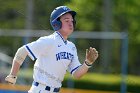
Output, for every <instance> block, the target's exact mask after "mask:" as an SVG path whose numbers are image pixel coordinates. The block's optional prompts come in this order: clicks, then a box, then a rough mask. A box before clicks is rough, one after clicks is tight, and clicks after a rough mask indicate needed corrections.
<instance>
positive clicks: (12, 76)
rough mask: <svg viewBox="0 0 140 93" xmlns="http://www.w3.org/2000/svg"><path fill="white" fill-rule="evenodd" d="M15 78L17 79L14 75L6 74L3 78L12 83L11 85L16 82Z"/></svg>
mask: <svg viewBox="0 0 140 93" xmlns="http://www.w3.org/2000/svg"><path fill="white" fill-rule="evenodd" d="M16 80H17V76H14V75H8V76H7V77H6V78H5V81H6V82H8V83H9V84H13V85H14V84H15V83H16Z"/></svg>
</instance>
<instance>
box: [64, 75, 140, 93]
mask: <svg viewBox="0 0 140 93" xmlns="http://www.w3.org/2000/svg"><path fill="white" fill-rule="evenodd" d="M70 79H71V81H72V80H74V88H79V89H90V90H106V91H120V85H121V75H115V74H97V73H94V74H93V73H88V74H87V75H85V76H84V77H83V78H82V79H80V80H77V79H74V78H70V76H69V74H68V75H67V76H66V78H65V80H64V82H63V87H67V82H68V81H70ZM139 81H140V78H139V77H138V76H132V75H128V76H127V91H128V92H135V93H139V92H140V82H139Z"/></svg>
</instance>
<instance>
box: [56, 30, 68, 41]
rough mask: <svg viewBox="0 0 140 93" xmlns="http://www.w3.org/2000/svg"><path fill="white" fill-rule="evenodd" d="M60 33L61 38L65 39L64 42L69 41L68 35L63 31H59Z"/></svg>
mask: <svg viewBox="0 0 140 93" xmlns="http://www.w3.org/2000/svg"><path fill="white" fill-rule="evenodd" d="M58 32H59V33H60V34H61V36H62V37H63V39H64V40H67V38H68V35H67V34H66V33H64V32H62V31H58Z"/></svg>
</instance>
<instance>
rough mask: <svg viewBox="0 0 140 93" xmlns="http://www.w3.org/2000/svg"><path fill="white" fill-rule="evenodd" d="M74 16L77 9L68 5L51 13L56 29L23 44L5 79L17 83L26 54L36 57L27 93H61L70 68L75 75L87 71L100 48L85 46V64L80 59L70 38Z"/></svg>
mask: <svg viewBox="0 0 140 93" xmlns="http://www.w3.org/2000/svg"><path fill="white" fill-rule="evenodd" d="M75 15H76V12H75V11H72V10H71V9H70V8H68V7H67V6H59V7H57V8H55V9H54V10H53V12H52V13H51V16H50V24H51V26H52V28H53V29H54V31H55V32H54V33H53V34H51V35H49V36H44V37H40V38H39V39H38V40H36V41H34V42H31V43H28V44H26V45H23V46H22V47H20V48H19V49H18V50H17V52H16V54H15V57H14V59H13V64H12V68H11V72H10V74H9V75H8V76H7V77H6V78H5V80H6V81H7V82H9V83H11V84H15V83H16V79H17V73H18V71H19V69H20V66H21V65H22V63H23V61H24V60H25V58H26V56H27V55H28V56H29V57H30V58H31V59H32V60H35V64H34V71H33V80H34V81H33V83H32V86H31V88H30V90H29V91H28V93H58V92H59V91H60V88H61V86H62V81H63V79H64V75H65V73H66V72H67V71H68V72H70V73H71V74H72V75H73V77H75V78H80V77H82V76H83V75H84V74H86V73H87V71H88V69H89V68H90V67H91V66H92V64H93V63H94V62H95V60H96V59H97V58H98V51H97V50H96V49H95V48H92V47H90V48H89V49H86V57H85V60H84V62H83V64H81V63H80V62H79V60H78V56H77V49H76V47H75V45H74V44H73V43H72V42H70V41H68V40H67V38H68V36H69V35H70V34H71V33H72V32H73V31H74V27H75V24H76V21H75Z"/></svg>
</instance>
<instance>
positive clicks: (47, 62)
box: [25, 31, 81, 87]
mask: <svg viewBox="0 0 140 93" xmlns="http://www.w3.org/2000/svg"><path fill="white" fill-rule="evenodd" d="M25 48H26V50H27V51H28V55H29V56H30V58H31V59H32V60H36V62H35V64H34V73H33V79H34V81H36V82H40V83H42V84H46V85H48V86H52V87H61V82H62V81H63V79H64V75H65V73H66V71H69V72H70V73H71V74H73V73H74V71H76V69H77V68H78V67H79V66H81V63H80V62H79V60H78V56H77V49H76V47H75V45H74V44H73V43H72V42H70V41H68V40H67V41H65V40H64V39H63V37H62V36H61V34H60V33H59V32H57V31H56V32H54V33H53V34H52V35H49V36H44V37H41V38H39V39H38V40H37V41H34V42H31V43H29V44H27V45H25Z"/></svg>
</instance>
